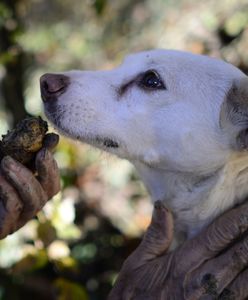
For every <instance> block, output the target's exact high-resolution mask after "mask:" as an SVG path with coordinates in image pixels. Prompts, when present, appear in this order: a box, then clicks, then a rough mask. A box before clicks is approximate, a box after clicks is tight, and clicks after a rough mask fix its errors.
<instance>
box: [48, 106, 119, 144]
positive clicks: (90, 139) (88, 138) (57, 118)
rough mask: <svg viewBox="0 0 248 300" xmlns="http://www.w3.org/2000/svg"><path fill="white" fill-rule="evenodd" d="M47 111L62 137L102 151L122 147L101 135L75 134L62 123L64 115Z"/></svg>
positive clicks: (113, 140)
mask: <svg viewBox="0 0 248 300" xmlns="http://www.w3.org/2000/svg"><path fill="white" fill-rule="evenodd" d="M49 108H50V107H49ZM49 108H48V109H47V107H46V116H47V118H48V119H49V120H50V121H51V122H52V123H53V124H54V127H55V128H56V129H57V130H58V131H59V132H61V134H62V135H65V136H67V137H69V138H73V139H76V140H80V141H82V142H84V143H87V144H90V145H92V146H95V147H98V148H101V149H117V148H119V147H120V143H119V142H117V141H116V140H115V139H113V138H112V137H102V136H99V135H92V134H90V133H85V134H84V135H83V136H82V135H78V134H77V133H74V132H73V131H71V130H70V129H69V128H67V127H65V126H64V125H63V122H62V120H61V119H62V117H63V113H61V114H59V113H58V112H55V113H54V110H51V109H49Z"/></svg>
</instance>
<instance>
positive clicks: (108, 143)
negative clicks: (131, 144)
mask: <svg viewBox="0 0 248 300" xmlns="http://www.w3.org/2000/svg"><path fill="white" fill-rule="evenodd" d="M95 141H96V142H97V143H98V144H102V145H103V146H104V147H106V148H119V143H118V142H117V141H116V140H114V139H112V138H107V137H105V138H102V137H96V138H95Z"/></svg>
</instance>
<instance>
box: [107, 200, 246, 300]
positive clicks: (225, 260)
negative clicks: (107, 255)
mask: <svg viewBox="0 0 248 300" xmlns="http://www.w3.org/2000/svg"><path fill="white" fill-rule="evenodd" d="M247 229H248V203H246V204H243V205H242V206H240V207H238V208H235V209H232V210H230V211H229V212H227V213H225V214H224V215H222V216H221V217H219V218H218V219H217V220H216V221H214V222H213V223H212V224H211V225H210V226H208V228H206V229H205V230H204V231H203V232H202V233H200V234H199V235H198V236H197V237H195V238H193V239H191V240H187V241H186V242H185V243H184V244H183V245H182V246H181V247H179V248H178V249H176V250H175V251H173V252H169V253H167V254H166V251H167V250H168V248H169V246H170V243H171V240H172V237H173V220H172V216H171V214H170V212H169V211H168V210H167V209H166V208H165V207H164V206H163V204H162V203H161V202H159V201H158V202H157V203H155V208H154V212H153V217H152V222H151V224H150V226H149V228H148V230H147V232H146V234H145V236H144V239H143V241H142V242H141V244H140V245H139V247H138V248H137V249H136V250H135V251H134V252H133V253H132V254H131V255H130V256H129V257H128V258H127V260H126V261H125V262H124V264H123V267H122V269H121V271H120V274H119V277H118V278H117V281H116V283H115V285H114V288H113V290H112V291H111V293H110V295H109V298H108V300H128V299H130V300H131V299H133V300H141V299H142V300H172V299H173V300H178V299H187V300H197V299H209V300H210V299H223V300H224V299H226V300H227V299H228V300H234V299H235V300H245V299H248V298H247V297H248V284H247V280H248V269H247V264H248V236H247V234H245V233H246V231H247ZM240 237H242V239H239V240H238V241H237V239H238V238H240Z"/></svg>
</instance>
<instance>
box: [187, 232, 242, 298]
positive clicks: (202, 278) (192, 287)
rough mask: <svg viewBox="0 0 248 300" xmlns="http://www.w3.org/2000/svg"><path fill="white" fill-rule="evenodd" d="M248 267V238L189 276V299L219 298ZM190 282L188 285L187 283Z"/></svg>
mask: <svg viewBox="0 0 248 300" xmlns="http://www.w3.org/2000/svg"><path fill="white" fill-rule="evenodd" d="M247 265H248V237H246V238H244V240H242V241H240V242H238V243H237V244H235V245H234V246H232V247H231V248H230V249H229V250H228V251H226V252H225V253H224V254H222V255H220V256H218V257H216V258H215V259H212V260H210V261H208V262H206V263H205V264H204V265H203V266H201V267H200V268H199V269H198V270H195V271H193V272H192V274H190V275H189V276H187V279H186V281H185V284H186V286H187V289H186V295H187V297H186V298H187V299H198V298H199V297H200V296H202V295H208V296H212V297H214V296H218V295H220V294H221V292H222V291H223V290H224V288H225V287H226V286H227V285H228V284H230V283H231V282H232V281H233V280H234V278H236V276H237V275H238V274H239V273H240V272H242V270H243V269H244V268H246V267H247ZM187 281H188V283H187Z"/></svg>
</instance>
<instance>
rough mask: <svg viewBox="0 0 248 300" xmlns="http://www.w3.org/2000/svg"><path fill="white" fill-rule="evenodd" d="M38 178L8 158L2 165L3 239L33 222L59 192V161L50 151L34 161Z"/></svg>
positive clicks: (0, 223)
mask: <svg viewBox="0 0 248 300" xmlns="http://www.w3.org/2000/svg"><path fill="white" fill-rule="evenodd" d="M35 165H36V171H37V174H38V175H37V176H35V175H34V174H33V173H32V172H31V171H30V170H29V169H27V168H26V167H25V166H23V165H22V164H20V163H19V162H17V161H15V160H14V159H12V158H11V157H10V156H5V157H4V158H3V159H2V161H1V165H0V239H3V238H4V237H6V236H7V235H8V234H11V233H13V232H14V231H16V230H18V229H19V228H20V227H22V226H23V225H25V223H26V222H28V221H29V220H30V219H32V218H33V217H34V216H35V215H36V214H37V212H38V211H39V210H41V209H42V207H43V206H44V205H45V204H46V202H47V201H48V200H49V199H50V198H51V197H53V196H54V195H55V194H57V193H58V192H59V190H60V179H59V172H58V167H57V164H56V161H55V160H54V159H53V156H52V154H51V152H50V151H49V150H48V149H47V148H42V149H41V150H40V151H39V152H38V153H37V155H36V160H35Z"/></svg>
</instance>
